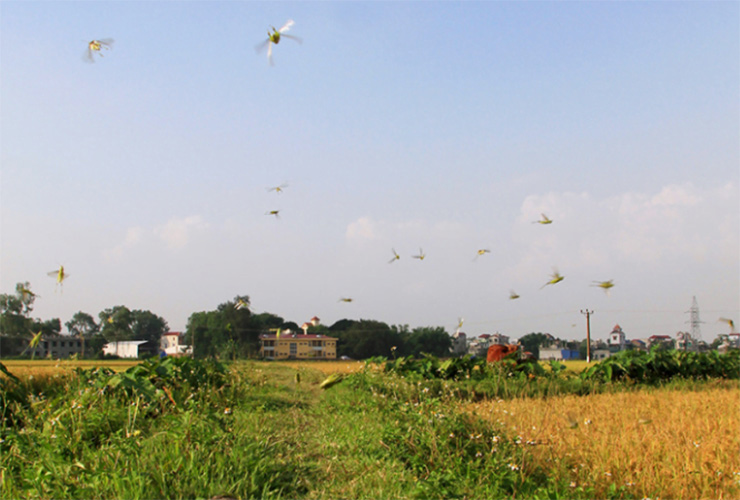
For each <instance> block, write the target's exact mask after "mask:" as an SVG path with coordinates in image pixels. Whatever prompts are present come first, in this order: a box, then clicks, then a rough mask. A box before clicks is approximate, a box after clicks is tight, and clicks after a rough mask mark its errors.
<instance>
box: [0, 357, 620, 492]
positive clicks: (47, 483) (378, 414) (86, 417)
mask: <svg viewBox="0 0 740 500" xmlns="http://www.w3.org/2000/svg"><path fill="white" fill-rule="evenodd" d="M188 363H190V361H185V362H179V361H178V362H176V363H175V362H167V363H164V364H163V363H154V364H146V363H145V364H143V365H141V366H137V367H135V368H132V369H130V370H128V371H127V372H122V373H119V374H114V373H113V372H106V371H103V370H97V371H93V370H89V371H86V372H80V373H78V374H67V375H64V376H59V377H50V378H47V379H45V380H44V381H43V382H42V381H41V380H38V379H36V380H30V381H29V380H20V381H17V382H16V381H12V380H10V379H8V378H7V377H5V376H2V377H3V378H2V379H0V381H1V382H2V411H3V418H2V424H1V426H0V439H2V442H1V443H0V484H1V485H2V497H3V498H127V499H129V498H130V499H136V498H213V497H216V496H229V497H234V498H307V499H311V498H466V497H467V498H471V497H472V498H501V497H511V498H513V497H525V498H563V497H564V498H590V497H591V496H593V495H592V494H593V491H592V490H588V489H577V490H573V489H572V488H570V487H569V485H568V484H566V482H567V480H566V479H565V478H563V479H560V478H559V477H551V475H550V474H551V471H547V470H542V469H539V468H534V467H533V466H531V465H529V464H530V463H531V462H530V461H528V460H527V459H526V448H525V447H522V446H521V445H519V444H517V443H516V440H517V436H515V435H511V434H510V431H506V430H504V428H503V427H496V426H495V425H493V426H492V424H491V423H490V422H486V421H484V420H480V419H477V418H475V417H473V416H471V415H470V414H469V413H468V412H465V411H463V410H462V408H461V405H460V403H461V401H462V399H464V398H471V397H473V396H475V395H476V394H478V395H479V396H480V394H482V393H480V392H479V393H476V392H475V391H474V390H473V389H471V388H470V387H468V386H467V385H466V384H470V383H471V382H470V381H468V380H459V381H455V380H440V379H434V380H427V379H421V378H419V377H413V376H409V377H406V376H402V375H400V374H397V373H383V372H381V371H379V370H366V371H364V372H360V373H356V374H352V375H348V376H346V378H345V380H344V381H343V382H341V383H339V384H337V385H335V386H333V387H331V388H330V389H327V390H321V389H320V388H319V384H320V383H321V381H322V380H323V379H324V378H325V377H326V376H325V375H324V374H323V373H321V372H319V371H317V370H313V369H311V368H307V367H301V368H298V370H296V369H295V368H293V367H290V366H286V365H283V364H280V363H259V362H239V363H237V364H235V365H233V366H232V367H231V369H230V372H229V373H228V374H227V375H226V376H225V377H223V376H222V375H221V374H220V373H221V372H219V370H218V367H217V366H215V365H214V366H210V365H202V366H196V365H191V364H188ZM296 371H300V374H301V377H300V382H299V383H298V382H296V379H295V374H296ZM526 380H529V382H528V383H529V385H530V386H531V387H536V386H538V385H539V386H542V387H547V385H546V384H553V383H554V382H552V381H551V380H546V379H543V380H542V381H539V380H531V379H526ZM568 380H570V379H568ZM574 380H575V379H574ZM479 382H480V381H479ZM484 382H485V381H484ZM488 383H490V384H492V385H493V386H496V383H495V382H490V381H489V382H488ZM507 383H508V384H512V388H513V389H511V390H512V391H513V390H514V389H516V388H518V389H516V390H517V391H519V392H521V391H522V390H523V389H521V387H523V386H522V385H521V384H524V382H522V381H511V382H505V381H504V382H501V381H499V383H498V386H505V385H506V384H507ZM567 383H577V382H567ZM563 390H564V389H563V388H562V387H561V388H560V389H558V391H563ZM491 391H492V393H496V394H498V393H497V392H496V391H494V390H493V389H491ZM547 391H548V389H546V388H545V389H542V388H540V389H538V390H533V392H532V394H531V395H532V396H533V397H538V396H542V395H547ZM611 496H613V497H620V498H628V497H629V495H628V494H627V493H626V492H624V491H622V490H619V489H616V490H614V492H613V494H612V495H611Z"/></svg>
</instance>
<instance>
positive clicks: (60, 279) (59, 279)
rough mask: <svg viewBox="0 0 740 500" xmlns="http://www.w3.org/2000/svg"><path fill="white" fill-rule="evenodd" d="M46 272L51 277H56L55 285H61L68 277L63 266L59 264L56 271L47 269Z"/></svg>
mask: <svg viewBox="0 0 740 500" xmlns="http://www.w3.org/2000/svg"><path fill="white" fill-rule="evenodd" d="M46 274H48V275H49V276H51V277H52V278H56V280H57V285H59V286H62V283H63V282H64V280H66V279H67V278H69V274H67V273H65V272H64V266H59V269H57V270H56V271H49V272H48V273H46Z"/></svg>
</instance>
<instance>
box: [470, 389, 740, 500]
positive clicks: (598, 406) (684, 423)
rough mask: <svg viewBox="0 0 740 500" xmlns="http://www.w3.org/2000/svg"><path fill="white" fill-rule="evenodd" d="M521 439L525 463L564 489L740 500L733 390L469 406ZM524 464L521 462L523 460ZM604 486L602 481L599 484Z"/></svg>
mask: <svg viewBox="0 0 740 500" xmlns="http://www.w3.org/2000/svg"><path fill="white" fill-rule="evenodd" d="M468 410H469V411H470V412H471V413H473V414H475V415H477V416H479V417H481V418H484V419H488V420H490V421H491V422H493V423H496V424H497V425H503V426H504V427H505V428H508V429H510V430H511V431H512V432H514V433H515V434H516V435H517V436H519V437H520V439H521V443H522V445H523V446H524V447H525V449H526V450H527V455H526V456H525V460H526V457H528V459H529V463H530V465H534V466H542V467H544V468H545V469H546V470H552V469H556V470H560V471H562V472H563V474H562V476H561V477H568V476H569V477H570V478H571V480H572V481H571V486H572V487H573V488H577V487H579V486H583V487H588V486H593V487H595V488H596V489H597V494H599V495H605V494H606V490H603V491H600V490H599V487H600V486H599V485H605V484H611V483H614V484H616V485H618V486H620V485H623V486H625V487H626V488H627V489H628V490H629V491H631V492H633V493H634V494H635V495H636V496H637V498H641V497H643V496H645V494H646V493H645V492H649V491H652V492H655V491H656V490H657V491H661V492H662V496H663V498H686V499H688V498H690V499H699V498H707V499H730V498H735V499H736V498H740V427H739V426H740V418H738V417H740V388H738V387H737V384H734V385H733V388H727V387H725V388H716V389H708V390H703V391H697V392H693V391H678V390H675V391H669V390H643V391H639V392H622V393H615V394H599V395H591V396H562V397H552V398H547V399H516V400H509V401H486V402H481V403H475V404H471V405H469V407H468ZM525 467H526V462H525ZM602 487H603V486H602Z"/></svg>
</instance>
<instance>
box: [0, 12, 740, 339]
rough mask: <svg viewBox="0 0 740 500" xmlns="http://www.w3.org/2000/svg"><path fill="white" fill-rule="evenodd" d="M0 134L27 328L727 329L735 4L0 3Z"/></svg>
mask: <svg viewBox="0 0 740 500" xmlns="http://www.w3.org/2000/svg"><path fill="white" fill-rule="evenodd" d="M288 19H293V20H295V24H294V26H293V27H292V28H291V30H290V31H289V32H288V33H289V34H294V35H295V36H299V37H301V38H302V40H303V43H302V44H298V43H295V42H294V41H293V40H288V39H283V40H281V41H280V43H279V45H277V46H275V47H274V54H273V58H274V63H275V65H274V66H272V67H271V66H270V65H269V64H268V61H267V57H266V54H265V53H264V52H263V53H260V54H258V53H256V51H255V46H256V45H258V44H259V43H260V42H261V41H262V40H264V39H266V37H267V29H268V28H269V27H270V26H271V25H274V26H276V27H280V26H282V25H283V24H284V23H285V21H286V20H288ZM101 38H113V39H114V40H115V42H114V44H113V46H112V49H111V50H109V51H104V52H103V55H104V57H102V58H97V57H96V60H95V62H94V63H92V64H90V63H86V62H84V61H83V57H82V56H83V54H84V52H85V50H86V46H87V42H88V41H89V40H91V39H101ZM0 120H1V123H0V133H1V135H0V140H1V143H0V147H1V151H0V161H1V167H2V169H1V172H0V174H1V177H0V180H1V182H2V184H1V187H0V210H1V213H0V222H1V224H2V225H1V226H0V237H1V240H0V292H2V293H13V292H14V289H15V284H16V283H17V282H19V281H28V282H30V283H31V287H32V290H33V291H34V292H36V293H37V294H38V295H39V298H38V299H37V300H36V305H35V309H34V311H33V316H34V317H39V318H42V319H50V318H53V317H59V318H60V319H61V320H62V323H64V322H66V321H68V320H69V319H70V318H71V317H72V315H73V314H74V313H75V312H77V311H80V310H81V311H85V312H87V313H90V314H92V315H93V316H95V317H97V315H98V313H99V312H100V311H102V310H103V309H105V308H108V307H113V306H116V305H125V306H127V307H129V308H130V309H148V310H150V311H152V312H154V313H155V314H158V315H160V316H162V317H163V318H165V319H166V320H167V322H168V323H169V325H170V328H171V329H173V330H183V329H184V328H185V325H186V322H187V319H188V317H189V316H190V314H191V313H193V312H196V311H205V310H213V309H215V308H216V307H217V306H218V304H220V303H222V302H226V301H228V300H231V299H233V298H234V296H236V295H249V296H250V298H251V302H252V310H253V311H254V312H271V313H274V314H278V315H280V316H282V317H284V318H285V319H286V320H290V321H295V322H297V323H298V324H301V323H302V322H304V321H307V320H308V319H309V318H311V317H312V316H314V315H316V316H318V317H319V318H321V320H322V323H324V324H327V325H331V324H332V323H333V322H335V321H337V320H339V319H342V318H350V319H375V320H380V321H385V322H386V323H389V324H408V325H409V326H410V327H412V328H413V327H417V326H443V327H445V328H446V329H447V330H448V331H449V332H452V331H453V330H454V328H455V326H456V323H457V318H458V317H464V318H465V325H464V328H463V330H464V331H465V332H467V333H468V335H472V336H476V335H479V334H482V333H494V332H496V331H498V332H501V333H504V334H507V335H510V336H511V337H512V338H518V337H520V336H522V335H524V334H526V333H529V332H549V333H552V334H553V335H555V336H558V337H561V338H566V339H580V338H584V337H585V324H586V321H585V317H584V316H583V315H582V314H581V313H580V310H581V309H586V308H588V309H589V310H593V311H594V315H593V316H592V317H591V327H592V335H593V337H594V338H602V339H606V338H607V336H608V333H609V332H610V331H611V329H612V327H613V326H614V325H615V324H616V323H619V324H620V325H621V326H622V328H623V329H624V331H625V333H626V335H627V337H628V338H645V337H647V336H650V335H653V334H666V335H674V334H675V333H676V332H677V331H679V330H687V329H688V328H689V325H688V324H687V323H686V322H687V321H688V320H689V315H688V314H687V313H686V311H688V309H689V307H690V306H691V300H692V297H693V296H696V297H697V300H698V303H699V306H700V308H701V309H700V310H701V319H702V320H703V321H705V323H704V324H702V325H701V326H702V334H703V337H704V339H705V340H708V341H711V340H713V339H714V338H715V336H716V335H717V334H718V333H725V332H728V331H729V330H728V328H727V325H726V324H724V323H719V322H718V318H719V317H721V316H723V317H730V318H734V320H735V321H736V322H738V323H740V201H739V200H740V196H739V195H740V187H739V185H740V3H738V2H730V1H728V2H454V3H453V2H298V3H294V2H240V1H231V2H218V1H209V2H154V1H152V2H148V1H141V2H133V1H125V2H63V1H59V2H34V1H23V2H16V1H8V0H5V1H3V2H2V3H0ZM284 183H287V187H285V189H284V190H283V192H282V193H277V192H274V191H272V192H271V191H268V188H270V187H271V186H277V185H281V184H284ZM271 210H280V212H279V218H275V217H274V216H270V215H265V214H266V212H268V211H271ZM541 213H545V214H547V216H548V217H549V218H551V219H552V220H553V223H552V224H549V225H540V224H533V221H536V220H538V219H539V218H540V214H541ZM420 248H421V249H423V252H424V254H425V255H426V258H425V259H424V260H423V261H422V260H418V259H413V258H411V256H412V255H415V254H418V253H419V250H420ZM392 249H395V250H396V251H397V252H398V253H399V255H400V256H401V258H400V259H399V260H398V261H395V262H393V263H392V264H389V263H388V261H389V260H390V259H391V258H392V257H393V250H392ZM479 249H489V250H490V253H487V254H485V255H482V256H480V257H479V258H477V259H476V258H475V257H476V255H477V254H476V252H477V250H479ZM59 265H64V267H65V271H66V272H67V273H69V275H70V277H69V278H68V279H67V280H66V281H65V282H64V284H63V290H58V291H57V290H55V282H54V279H52V278H50V277H49V276H47V272H48V271H51V270H54V269H55V268H57V267H58V266H59ZM553 267H557V268H558V269H559V271H560V273H561V274H562V275H563V276H565V279H564V280H563V281H561V282H560V283H558V284H556V285H551V286H546V287H544V288H541V287H542V286H543V285H544V284H545V283H546V282H547V281H548V280H549V279H550V274H552V272H553ZM609 279H613V280H614V283H615V286H614V288H613V289H612V290H611V294H610V295H608V296H607V295H606V294H605V293H604V292H603V291H602V290H601V289H600V288H596V287H592V286H590V285H591V284H592V282H593V281H595V280H598V281H602V280H609ZM510 290H515V291H516V292H517V293H518V294H519V295H520V296H521V297H520V298H519V299H517V300H509V291H510ZM341 297H351V298H352V299H354V300H353V302H351V303H345V302H340V301H339V299H340V298H341Z"/></svg>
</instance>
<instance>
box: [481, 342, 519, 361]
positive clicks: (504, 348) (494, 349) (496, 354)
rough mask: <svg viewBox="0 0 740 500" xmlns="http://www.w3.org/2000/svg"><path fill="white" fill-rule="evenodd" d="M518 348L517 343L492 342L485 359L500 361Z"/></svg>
mask: <svg viewBox="0 0 740 500" xmlns="http://www.w3.org/2000/svg"><path fill="white" fill-rule="evenodd" d="M518 350H519V344H506V345H500V344H494V345H492V346H491V347H489V348H488V355H487V356H486V361H488V362H489V363H493V362H495V361H501V360H502V359H504V358H505V357H506V356H508V355H509V354H512V353H515V352H517V351H518Z"/></svg>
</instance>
